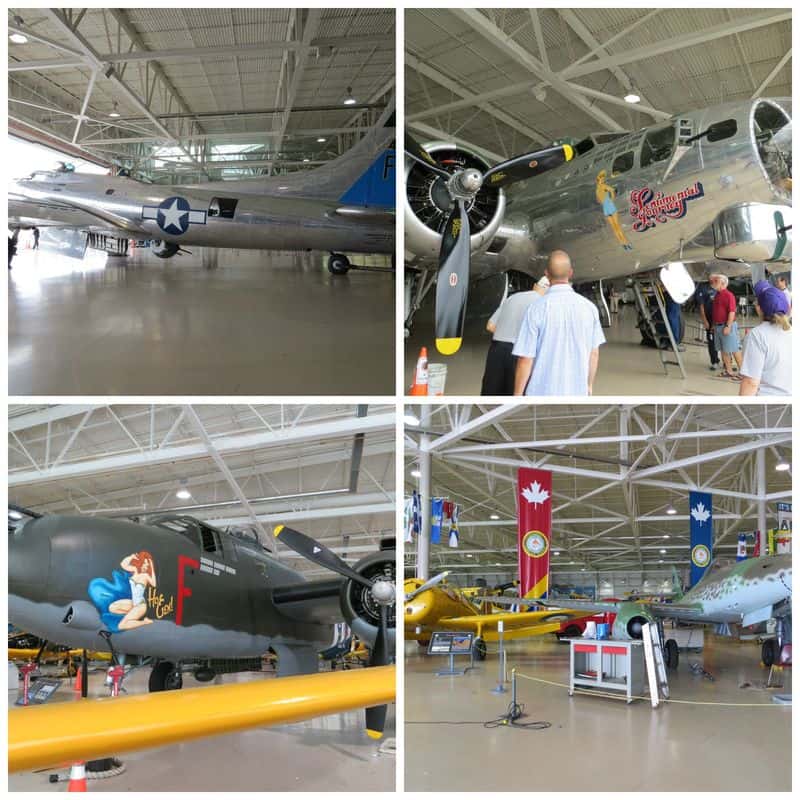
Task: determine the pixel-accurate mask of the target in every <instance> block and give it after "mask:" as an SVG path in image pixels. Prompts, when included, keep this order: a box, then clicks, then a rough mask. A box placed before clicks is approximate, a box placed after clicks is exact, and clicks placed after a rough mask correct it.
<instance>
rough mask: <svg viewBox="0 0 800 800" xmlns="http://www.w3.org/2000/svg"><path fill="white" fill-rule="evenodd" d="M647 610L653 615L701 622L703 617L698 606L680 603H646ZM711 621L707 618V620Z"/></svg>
mask: <svg viewBox="0 0 800 800" xmlns="http://www.w3.org/2000/svg"><path fill="white" fill-rule="evenodd" d="M647 610H648V611H649V612H650V613H651V614H652V615H653V616H654V617H662V618H667V619H685V620H686V621H687V622H692V621H694V622H702V621H703V620H704V619H705V618H704V616H703V610H702V608H700V606H682V605H681V604H680V603H648V604H647ZM713 621H714V620H709V622H713Z"/></svg>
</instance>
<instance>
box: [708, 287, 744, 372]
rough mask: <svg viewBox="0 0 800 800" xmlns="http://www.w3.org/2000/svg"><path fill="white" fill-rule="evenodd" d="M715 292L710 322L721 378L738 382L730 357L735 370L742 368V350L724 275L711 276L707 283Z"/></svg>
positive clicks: (731, 300)
mask: <svg viewBox="0 0 800 800" xmlns="http://www.w3.org/2000/svg"><path fill="white" fill-rule="evenodd" d="M709 282H710V283H711V285H712V286H713V287H714V289H716V290H717V294H716V297H714V300H713V303H712V305H711V321H712V323H713V324H714V335H715V339H716V345H717V350H719V351H720V353H722V363H723V364H724V365H725V369H724V371H723V372H721V373H720V376H721V377H727V378H730V379H731V380H734V381H740V380H741V379H742V377H741V375H739V374H738V373H734V371H733V366H732V364H731V356H733V358H734V360H735V361H736V366H737V368H739V369H741V367H742V349H741V345H740V344H739V327H738V326H737V324H736V298H735V297H734V296H733V292H731V291H730V289H728V278H727V276H725V275H712V276H711V279H710V281H709Z"/></svg>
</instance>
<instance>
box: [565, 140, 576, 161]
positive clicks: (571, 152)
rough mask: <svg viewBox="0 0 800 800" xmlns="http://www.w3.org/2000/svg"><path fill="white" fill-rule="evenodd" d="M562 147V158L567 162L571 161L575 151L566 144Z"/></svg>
mask: <svg viewBox="0 0 800 800" xmlns="http://www.w3.org/2000/svg"><path fill="white" fill-rule="evenodd" d="M563 147H564V158H566V159H567V161H572V159H573V158H574V157H575V151H574V150H573V149H572V148H571V147H570V146H569V145H568V144H565V145H563Z"/></svg>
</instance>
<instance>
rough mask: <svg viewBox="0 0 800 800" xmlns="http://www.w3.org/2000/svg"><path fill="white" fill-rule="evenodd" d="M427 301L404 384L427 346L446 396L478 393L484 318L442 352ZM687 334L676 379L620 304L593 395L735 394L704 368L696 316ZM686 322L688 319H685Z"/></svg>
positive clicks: (632, 312)
mask: <svg viewBox="0 0 800 800" xmlns="http://www.w3.org/2000/svg"><path fill="white" fill-rule="evenodd" d="M432 295H433V292H431V294H430V295H429V298H427V299H426V304H425V305H424V306H423V308H421V309H420V310H419V312H418V313H417V315H416V317H415V318H414V327H413V329H412V334H411V337H410V338H409V339H407V340H406V352H405V388H406V392H407V391H408V387H409V386H410V385H411V382H412V380H413V376H414V367H415V365H416V361H417V357H418V356H419V350H420V347H422V346H425V347H427V348H428V360H429V361H430V362H433V363H442V364H446V365H447V382H446V385H445V394H446V395H451V396H454V395H467V396H469V395H478V394H480V391H481V378H482V376H483V368H484V365H485V363H486V351H487V349H488V347H489V342H490V339H489V334H488V333H487V332H486V330H485V327H486V319H488V317H485V318H484V317H482V318H475V317H473V318H469V319H468V320H467V323H466V325H465V328H464V343H463V344H462V346H461V350H459V352H458V353H457V354H456V355H455V356H450V357H447V356H441V355H439V354H438V353H437V352H436V347H435V344H434V339H435V337H434V332H433V319H434V316H433V306H432V305H431V304H430V302H428V300H429V299H430V298H431V297H432ZM686 320H687V334H686V337H685V339H684V345H685V346H686V352H684V353H682V356H683V361H684V366H685V368H686V374H687V377H686V379H685V380H684V379H683V378H681V374H680V371H679V369H678V367H676V366H671V365H670V366H669V367H668V369H669V375H665V374H664V368H663V366H662V365H661V360H660V359H659V357H658V352H657V351H656V350H654V349H652V348H650V347H643V346H642V345H641V344H640V342H641V338H642V337H641V335H640V334H639V330H638V328H637V327H636V309H635V307H634V306H632V305H624V306H621V307H620V313H619V314H617V315H614V319H613V321H612V325H611V327H610V328H606V329H605V335H606V340H607V342H606V344H604V345H603V346H602V347H601V348H600V366H599V369H598V373H597V378H596V380H595V385H594V394H595V395H605V396H609V395H629V396H633V395H638V396H641V395H676V396H685V395H701V396H702V395H737V394H738V393H739V385H738V384H736V383H734V382H733V381H731V380H729V379H727V378H719V377H717V374H718V371H716V372H711V371H710V370H709V359H708V351H707V350H706V346H705V342H704V341H697V340H696V339H695V338H694V336H695V330H696V327H695V326H696V325H697V324H699V323H697V322H696V320H697V318H696V317H695V316H694V315H692V314H687V315H686ZM754 322H756V320H754V319H753V318H752V317H751V318H750V319H749V320H744V321H743V322H740V327H749V326H750V325H752V324H754ZM690 323H691V324H690Z"/></svg>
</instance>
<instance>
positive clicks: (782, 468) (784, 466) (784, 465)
mask: <svg viewBox="0 0 800 800" xmlns="http://www.w3.org/2000/svg"><path fill="white" fill-rule="evenodd" d="M791 466H792V465H791V464H790V463H789V462H788V461H787V460H786V459H785V458H782V457H781V458H779V459H778V463H777V464H776V465H775V471H776V472H786V471H787V470H789V469H791Z"/></svg>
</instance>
